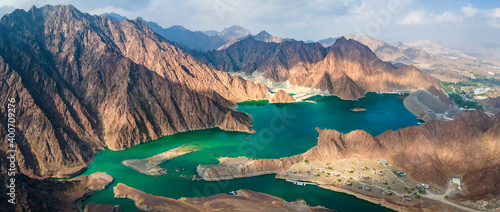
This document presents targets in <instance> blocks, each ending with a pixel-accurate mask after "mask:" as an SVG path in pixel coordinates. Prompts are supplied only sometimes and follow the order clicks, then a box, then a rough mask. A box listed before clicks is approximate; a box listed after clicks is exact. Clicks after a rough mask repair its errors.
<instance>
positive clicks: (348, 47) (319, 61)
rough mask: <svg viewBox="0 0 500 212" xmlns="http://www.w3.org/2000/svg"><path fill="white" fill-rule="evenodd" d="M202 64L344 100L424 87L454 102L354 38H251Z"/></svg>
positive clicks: (418, 73)
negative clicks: (329, 41)
mask: <svg viewBox="0 0 500 212" xmlns="http://www.w3.org/2000/svg"><path fill="white" fill-rule="evenodd" d="M201 60H202V61H204V62H205V63H207V64H209V65H211V66H214V67H215V68H217V69H219V70H224V71H226V72H241V73H244V74H245V75H246V76H252V77H254V76H262V77H263V78H264V79H267V80H270V81H272V82H279V83H289V84H291V85H293V86H301V87H309V88H315V89H319V90H322V91H326V92H328V93H330V94H332V95H337V96H339V97H341V98H343V99H357V98H360V97H362V96H363V95H364V94H365V93H366V92H370V91H372V92H373V91H386V90H407V89H419V88H420V89H426V90H429V91H430V90H432V91H433V92H432V93H433V94H435V95H438V96H439V97H440V99H442V101H444V102H446V103H448V104H449V103H450V101H449V100H448V99H447V97H446V95H445V94H444V93H443V92H442V90H441V89H440V88H439V86H438V85H437V83H436V81H435V80H434V79H433V78H432V77H431V76H429V75H427V74H425V73H424V72H422V71H420V70H418V69H417V68H416V67H415V66H401V67H396V66H394V65H393V64H391V63H389V62H383V61H382V60H380V59H379V58H378V57H377V56H376V55H375V54H374V53H373V52H372V51H371V50H370V49H369V48H368V47H366V46H365V45H363V44H361V43H359V42H357V41H355V40H352V39H350V40H347V39H346V38H340V39H337V40H336V41H335V43H334V44H333V45H332V46H330V47H328V48H324V47H323V46H322V45H321V44H319V43H309V44H306V43H304V42H301V41H285V42H282V43H266V42H261V41H256V40H255V39H254V38H246V39H244V40H242V41H239V42H237V43H235V44H233V45H231V46H229V47H228V48H227V49H224V50H220V51H210V52H207V53H206V54H205V55H203V56H202V58H201ZM434 91H437V92H434Z"/></svg>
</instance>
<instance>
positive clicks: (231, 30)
mask: <svg viewBox="0 0 500 212" xmlns="http://www.w3.org/2000/svg"><path fill="white" fill-rule="evenodd" d="M251 34H252V33H250V31H248V30H247V29H245V28H243V27H241V26H239V25H234V26H230V27H228V28H225V29H223V30H222V31H221V32H220V33H219V36H220V37H221V38H223V39H225V40H228V41H230V40H233V39H238V38H244V37H246V36H249V35H251Z"/></svg>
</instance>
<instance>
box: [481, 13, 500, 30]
mask: <svg viewBox="0 0 500 212" xmlns="http://www.w3.org/2000/svg"><path fill="white" fill-rule="evenodd" d="M484 14H485V16H486V18H487V19H488V25H489V26H491V27H495V28H500V8H495V9H490V10H486V11H485V12H484Z"/></svg>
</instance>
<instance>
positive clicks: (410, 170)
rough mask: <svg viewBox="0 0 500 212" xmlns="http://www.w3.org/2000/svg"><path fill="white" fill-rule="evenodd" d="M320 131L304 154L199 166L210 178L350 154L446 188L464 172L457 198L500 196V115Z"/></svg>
mask: <svg viewBox="0 0 500 212" xmlns="http://www.w3.org/2000/svg"><path fill="white" fill-rule="evenodd" d="M317 130H318V132H319V136H318V144H317V145H316V146H315V147H313V148H312V149H310V150H308V151H307V152H305V153H303V154H301V155H296V156H292V157H285V158H280V159H259V160H253V159H248V158H244V157H239V158H222V159H221V160H220V163H219V164H216V165H200V166H198V174H199V175H200V176H202V177H203V178H204V179H206V180H221V179H232V178H237V177H248V176H256V175H262V174H271V173H280V172H285V171H286V170H287V169H288V168H289V167H291V166H292V165H294V164H297V163H302V162H303V161H304V160H308V161H309V162H312V161H318V162H322V163H324V162H332V163H334V162H335V161H337V160H342V159H346V158H350V157H360V158H365V159H374V160H378V159H380V158H385V159H387V160H388V161H389V163H391V164H393V165H394V166H396V167H398V168H400V170H404V171H406V173H407V174H408V176H409V177H411V178H413V179H415V180H417V182H423V183H427V184H431V185H437V186H444V185H445V184H446V183H447V182H448V181H449V180H450V179H451V177H452V176H454V177H456V176H460V177H461V178H462V179H463V186H462V187H463V188H464V190H465V193H461V194H458V195H457V196H456V198H463V199H467V200H490V199H492V198H500V178H499V177H498V176H500V158H499V157H498V155H500V114H497V115H496V116H494V117H488V116H487V115H486V114H485V113H484V112H483V111H481V110H477V111H474V112H465V113H462V114H460V115H458V116H456V117H455V119H454V120H453V121H429V122H427V123H424V124H422V125H421V126H411V127H407V128H404V129H399V130H396V131H392V130H388V131H386V132H384V133H383V134H381V135H379V136H377V137H373V136H371V135H370V134H368V133H366V132H365V131H361V130H356V131H353V132H350V133H347V134H343V133H340V132H337V131H335V130H326V129H325V130H323V129H319V128H318V129H317Z"/></svg>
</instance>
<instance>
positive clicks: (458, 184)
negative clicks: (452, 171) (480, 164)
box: [451, 177, 462, 189]
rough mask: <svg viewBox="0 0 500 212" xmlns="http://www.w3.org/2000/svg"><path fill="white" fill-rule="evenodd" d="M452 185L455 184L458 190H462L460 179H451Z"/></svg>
mask: <svg viewBox="0 0 500 212" xmlns="http://www.w3.org/2000/svg"><path fill="white" fill-rule="evenodd" d="M451 183H453V185H457V187H458V189H462V182H461V180H460V179H459V178H455V177H454V178H451Z"/></svg>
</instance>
